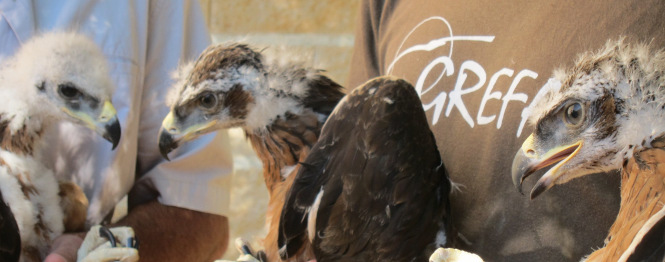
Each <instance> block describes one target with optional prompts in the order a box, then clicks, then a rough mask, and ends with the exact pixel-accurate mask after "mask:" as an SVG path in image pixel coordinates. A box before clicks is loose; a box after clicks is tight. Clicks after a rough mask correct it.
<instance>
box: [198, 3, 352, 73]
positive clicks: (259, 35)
mask: <svg viewBox="0 0 665 262" xmlns="http://www.w3.org/2000/svg"><path fill="white" fill-rule="evenodd" d="M199 1H200V3H201V5H202V7H203V10H204V13H205V17H206V21H207V23H208V28H209V29H210V33H211V34H212V37H213V41H215V42H223V41H231V40H245V41H247V42H250V43H254V44H257V45H262V46H268V45H270V46H272V45H280V46H285V47H286V48H295V49H297V50H299V51H300V52H304V53H306V54H310V56H312V59H313V61H312V62H313V63H314V64H315V65H317V66H318V67H321V68H322V69H325V70H327V71H328V72H329V75H330V76H331V77H332V78H333V79H334V80H336V81H337V82H339V83H341V84H343V85H344V84H346V78H347V74H348V65H349V60H350V58H351V50H352V48H353V32H354V29H355V22H356V17H357V13H358V10H359V9H358V5H359V2H360V1H359V0H328V1H326V0H323V1H317V0H199Z"/></svg>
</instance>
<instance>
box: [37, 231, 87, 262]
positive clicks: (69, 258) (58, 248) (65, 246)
mask: <svg viewBox="0 0 665 262" xmlns="http://www.w3.org/2000/svg"><path fill="white" fill-rule="evenodd" d="M82 242H83V235H81V234H63V235H61V236H59V237H57V238H56V239H55V240H53V244H52V245H51V253H50V254H49V255H48V256H46V258H45V259H44V262H74V261H76V252H77V250H78V249H79V247H80V246H81V243H82Z"/></svg>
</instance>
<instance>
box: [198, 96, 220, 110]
mask: <svg viewBox="0 0 665 262" xmlns="http://www.w3.org/2000/svg"><path fill="white" fill-rule="evenodd" d="M216 105H217V97H216V96H215V95H214V94H212V93H207V94H204V95H202V96H200V97H199V106H201V107H202V108H204V109H211V108H213V107H215V106H216Z"/></svg>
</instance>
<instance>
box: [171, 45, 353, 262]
mask: <svg viewBox="0 0 665 262" xmlns="http://www.w3.org/2000/svg"><path fill="white" fill-rule="evenodd" d="M270 59H271V58H270V57H267V58H266V57H264V56H263V55H262V54H261V53H260V52H257V51H255V50H254V49H252V48H251V47H249V46H247V45H244V44H220V45H215V46H211V47H208V48H207V49H206V50H204V51H203V53H202V54H201V55H200V56H199V58H198V59H197V60H196V61H195V62H194V63H193V64H189V65H188V66H184V67H183V69H182V70H181V71H180V73H179V74H178V75H179V76H178V79H179V81H178V83H177V85H176V87H175V88H174V89H173V90H172V92H171V93H170V95H169V104H170V106H171V112H170V113H169V114H168V115H167V116H166V118H165V119H164V122H163V123H162V131H161V134H160V137H159V147H160V150H161V152H162V155H163V156H164V157H165V158H167V154H168V153H169V152H171V151H172V150H173V149H175V148H177V147H178V146H179V145H180V144H182V143H183V142H185V141H188V140H191V139H194V138H196V137H198V136H199V135H202V134H205V133H209V132H212V131H215V130H219V129H225V128H231V127H241V128H242V129H243V130H244V131H245V134H246V136H247V138H248V139H249V141H250V142H251V144H252V147H253V148H254V151H255V152H256V153H257V155H258V156H259V158H260V159H261V161H262V162H263V176H264V180H265V183H266V186H267V188H268V191H269V193H270V200H269V202H268V212H267V216H266V219H267V224H268V235H267V236H266V239H265V241H264V246H265V249H266V254H267V256H268V260H269V261H278V260H279V254H278V247H277V230H278V226H279V216H280V213H281V210H282V205H283V204H284V197H285V194H286V192H287V191H288V189H289V188H290V187H291V184H292V183H293V178H294V177H295V173H296V172H297V170H298V168H299V166H298V163H299V162H302V161H303V160H304V159H305V157H306V156H307V154H308V153H309V150H310V148H311V147H312V145H314V143H316V141H317V139H318V137H319V133H320V131H321V126H322V125H323V123H324V122H325V121H326V119H327V118H328V115H329V114H330V113H331V112H332V110H333V108H334V107H335V105H336V104H337V102H338V101H339V100H340V99H341V98H342V96H343V93H342V92H341V89H342V87H341V86H340V85H338V84H337V83H335V82H334V81H332V80H331V79H329V78H328V77H326V76H324V75H323V74H321V70H317V69H313V68H309V67H305V66H303V65H302V64H300V63H294V62H290V59H286V60H287V61H280V60H279V59H272V60H270ZM304 253H305V254H306V255H303V256H296V259H294V261H295V260H298V261H305V260H306V259H307V258H308V257H309V258H311V254H307V252H304ZM300 254H302V253H300Z"/></svg>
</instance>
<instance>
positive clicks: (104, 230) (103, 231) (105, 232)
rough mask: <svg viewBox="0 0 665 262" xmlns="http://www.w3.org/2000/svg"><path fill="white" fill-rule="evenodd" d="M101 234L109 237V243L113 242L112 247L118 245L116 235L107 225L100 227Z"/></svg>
mask: <svg viewBox="0 0 665 262" xmlns="http://www.w3.org/2000/svg"><path fill="white" fill-rule="evenodd" d="M99 236H100V237H103V238H106V239H108V240H109V243H111V247H116V246H117V243H116V240H115V236H114V235H113V233H112V232H111V230H109V229H108V228H107V227H103V226H102V227H99Z"/></svg>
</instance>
